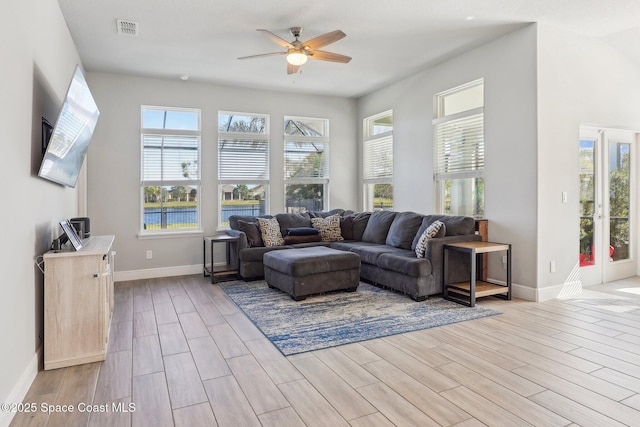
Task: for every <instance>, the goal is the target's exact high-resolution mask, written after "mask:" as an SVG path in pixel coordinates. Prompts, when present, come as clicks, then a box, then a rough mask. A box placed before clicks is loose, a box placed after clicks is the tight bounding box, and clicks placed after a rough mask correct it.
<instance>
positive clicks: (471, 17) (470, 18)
mask: <svg viewBox="0 0 640 427" xmlns="http://www.w3.org/2000/svg"><path fill="white" fill-rule="evenodd" d="M464 19H465V21H473V20H474V19H476V17H475V16H467V17H466V18H464Z"/></svg>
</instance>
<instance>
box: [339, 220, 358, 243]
mask: <svg viewBox="0 0 640 427" xmlns="http://www.w3.org/2000/svg"><path fill="white" fill-rule="evenodd" d="M354 218H355V215H353V214H351V215H347V216H343V217H342V218H340V233H341V234H342V238H343V239H345V240H353V219H354Z"/></svg>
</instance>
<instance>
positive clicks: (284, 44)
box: [256, 29, 293, 49]
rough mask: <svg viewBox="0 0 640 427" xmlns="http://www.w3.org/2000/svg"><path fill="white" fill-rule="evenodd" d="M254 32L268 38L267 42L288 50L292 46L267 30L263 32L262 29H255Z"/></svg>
mask: <svg viewBox="0 0 640 427" xmlns="http://www.w3.org/2000/svg"><path fill="white" fill-rule="evenodd" d="M256 31H260V32H261V33H262V34H263V35H264V36H265V37H266V38H268V39H269V40H271V41H272V42H274V43H277V44H279V45H280V46H282V47H286V48H287V49H288V48H292V47H293V45H292V44H291V43H289V42H288V41H286V40H285V39H283V38H281V37H279V36H276V35H275V34H273V33H272V32H271V31H269V30H263V29H257V30H256Z"/></svg>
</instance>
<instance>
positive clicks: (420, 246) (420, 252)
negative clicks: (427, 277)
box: [415, 221, 446, 258]
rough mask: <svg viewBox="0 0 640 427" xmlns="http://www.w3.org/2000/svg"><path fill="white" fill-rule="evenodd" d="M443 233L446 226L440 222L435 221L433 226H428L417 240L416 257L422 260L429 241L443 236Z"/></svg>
mask: <svg viewBox="0 0 640 427" xmlns="http://www.w3.org/2000/svg"><path fill="white" fill-rule="evenodd" d="M445 232H446V226H445V225H444V223H442V222H441V221H435V222H434V223H433V224H431V225H430V226H428V227H427V228H426V230H424V232H423V233H422V235H421V236H420V239H418V243H417V244H416V247H415V252H416V257H418V258H424V255H425V252H426V250H427V243H428V241H429V239H433V238H435V237H436V236H444V234H445Z"/></svg>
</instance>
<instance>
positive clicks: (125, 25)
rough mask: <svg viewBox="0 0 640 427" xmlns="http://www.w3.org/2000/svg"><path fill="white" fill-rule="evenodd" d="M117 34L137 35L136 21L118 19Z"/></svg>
mask: <svg viewBox="0 0 640 427" xmlns="http://www.w3.org/2000/svg"><path fill="white" fill-rule="evenodd" d="M117 21H118V34H124V35H126V36H137V35H138V23H137V22H133V21H128V20H126V19H118V20H117Z"/></svg>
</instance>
